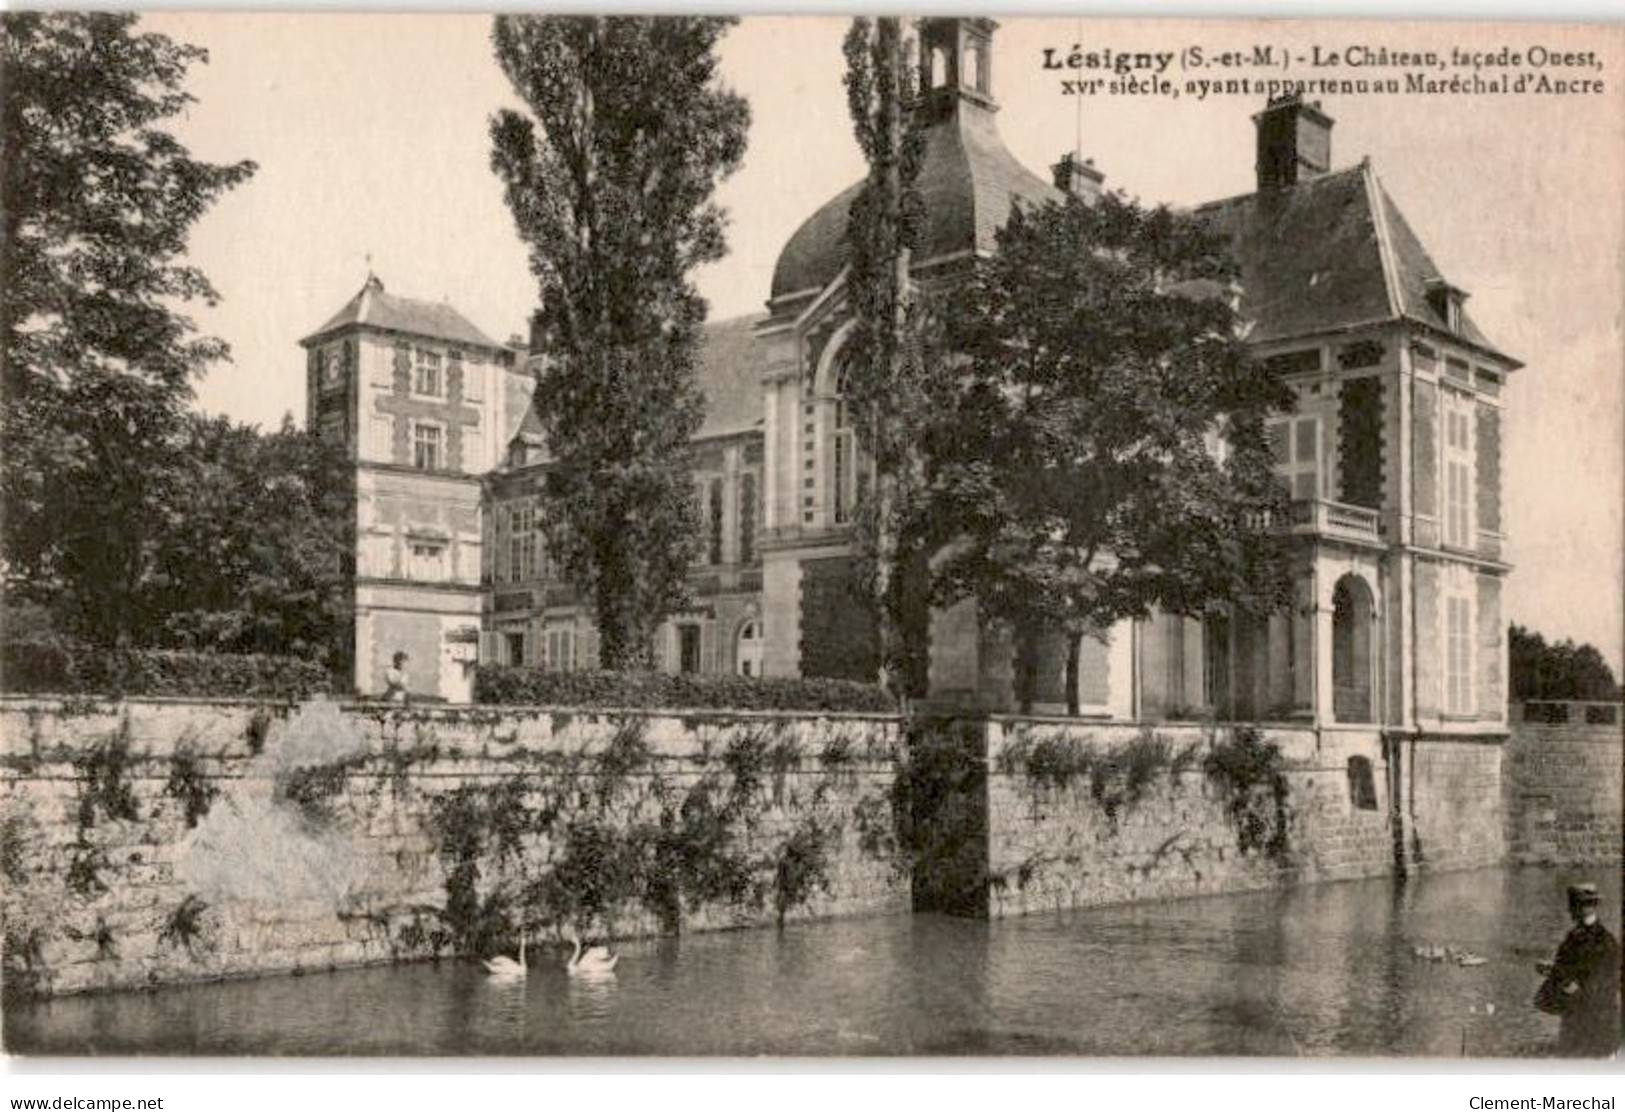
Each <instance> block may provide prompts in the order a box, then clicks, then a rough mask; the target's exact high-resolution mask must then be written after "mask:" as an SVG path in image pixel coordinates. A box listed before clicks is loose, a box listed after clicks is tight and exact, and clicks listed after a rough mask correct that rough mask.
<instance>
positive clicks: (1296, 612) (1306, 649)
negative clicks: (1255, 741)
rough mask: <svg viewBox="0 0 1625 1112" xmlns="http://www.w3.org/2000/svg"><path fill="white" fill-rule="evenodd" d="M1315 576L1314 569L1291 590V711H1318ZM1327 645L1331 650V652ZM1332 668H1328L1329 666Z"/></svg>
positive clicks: (1308, 712) (1306, 713)
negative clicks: (1316, 705) (1316, 707)
mask: <svg viewBox="0 0 1625 1112" xmlns="http://www.w3.org/2000/svg"><path fill="white" fill-rule="evenodd" d="M1315 610H1316V607H1315V580H1314V572H1313V570H1311V571H1310V573H1309V576H1308V578H1305V579H1300V580H1299V581H1298V582H1297V583H1296V584H1294V586H1293V591H1292V615H1291V617H1292V712H1293V714H1294V715H1308V714H1313V713H1314V711H1315V659H1316V649H1315V644H1316V636H1315ZM1329 651H1330V650H1329V647H1328V652H1329ZM1328 670H1329V669H1328Z"/></svg>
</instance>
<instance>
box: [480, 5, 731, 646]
mask: <svg viewBox="0 0 1625 1112" xmlns="http://www.w3.org/2000/svg"><path fill="white" fill-rule="evenodd" d="M732 22H733V20H731V19H712V18H697V17H678V18H642V17H640V18H626V17H616V18H610V17H554V16H499V17H497V19H496V21H495V27H494V30H493V33H492V40H493V43H494V46H495V50H496V56H497V60H498V61H499V62H500V63H501V65H502V69H503V72H505V73H506V74H507V75H508V78H509V80H510V81H511V82H512V83H513V86H514V89H515V90H516V91H517V92H518V94H519V96H520V97H521V98H522V99H523V100H524V102H525V104H526V106H527V108H528V109H529V112H528V113H522V112H516V111H511V110H504V111H502V112H499V113H498V114H497V115H496V117H495V118H494V119H493V120H492V124H491V139H492V145H493V153H492V158H491V162H492V167H493V169H494V170H495V171H496V173H497V175H498V176H499V177H500V178H501V179H502V181H503V184H504V186H505V187H506V194H507V201H508V206H509V208H510V209H511V210H512V211H513V215H514V220H515V223H516V224H517V225H518V228H519V234H520V236H521V237H522V238H523V239H524V241H525V242H526V244H528V246H529V249H530V263H531V269H532V271H533V272H534V273H535V275H536V278H537V280H538V283H539V286H540V293H541V308H540V310H539V312H538V324H539V326H540V335H541V338H542V342H543V343H544V344H545V351H546V355H547V357H546V361H545V366H544V368H543V370H542V371H541V372H540V374H539V378H538V382H537V389H536V394H535V401H534V403H533V404H534V405H535V408H536V413H537V415H538V417H539V418H540V420H541V423H542V426H543V430H544V433H545V436H546V438H547V444H548V452H549V454H550V456H551V457H552V465H551V467H550V469H549V472H548V479H547V483H548V485H547V493H548V497H549V527H548V532H549V537H548V540H549V550H550V551H551V552H552V553H553V554H554V555H555V557H556V558H557V559H558V561H559V564H560V566H561V568H562V570H563V571H564V573H565V575H566V576H568V577H569V578H570V579H571V580H572V581H573V582H574V583H575V584H576V585H577V586H578V587H580V588H581V589H582V590H583V591H584V592H585V593H587V594H588V595H589V596H590V597H591V598H592V599H593V600H594V606H595V610H596V617H597V624H598V629H599V634H600V646H601V648H600V660H601V662H602V664H603V666H604V667H606V668H625V667H636V666H640V665H645V666H646V665H647V664H648V663H649V658H650V646H651V642H652V636H653V633H654V631H655V630H656V628H658V626H659V624H660V622H661V621H662V620H663V619H664V618H665V617H666V616H667V615H668V614H670V613H671V612H673V611H674V610H675V609H677V608H679V607H680V606H682V605H683V604H684V602H685V599H686V583H685V577H686V573H687V568H688V560H689V557H690V555H691V553H692V551H693V546H694V543H695V540H694V538H695V537H696V536H697V535H698V525H699V517H698V509H697V507H696V505H695V499H694V491H693V487H692V481H693V480H692V478H691V476H690V472H689V457H688V452H689V447H688V442H689V438H690V437H691V436H692V435H693V434H694V433H695V432H696V431H697V430H698V429H699V426H700V421H701V417H702V412H703V406H704V399H703V397H702V396H701V394H700V392H699V390H698V388H697V386H696V384H695V375H694V363H695V357H696V345H697V342H698V338H699V329H700V326H701V322H702V321H703V319H704V316H705V303H704V301H703V300H702V299H701V298H700V297H699V296H698V294H697V293H696V292H695V290H694V287H693V285H692V284H691V282H690V281H689V278H688V275H689V273H690V272H691V271H692V270H693V268H694V267H696V266H699V265H701V264H703V263H707V262H711V261H714V260H716V259H718V258H720V257H721V256H722V255H723V253H724V242H723V225H724V217H723V213H722V211H721V210H720V209H719V208H718V207H717V206H716V205H715V204H714V203H713V202H712V200H711V194H712V191H713V189H714V187H715V185H716V182H717V181H718V180H719V179H720V178H722V177H725V176H726V175H728V174H729V173H731V172H732V171H733V170H734V169H735V168H736V167H737V166H738V164H739V161H740V159H741V158H742V157H743V154H744V149H745V131H746V127H747V125H748V123H749V111H748V109H747V107H746V104H745V102H744V100H743V99H741V98H740V97H738V96H736V95H734V94H733V93H731V92H729V91H727V90H725V89H723V88H721V87H719V86H718V84H717V82H716V80H715V74H716V66H717V58H716V54H715V47H716V44H717V42H718V41H719V40H720V39H721V37H722V35H723V34H724V33H725V32H726V30H727V28H728V27H729V26H730V25H731V24H732Z"/></svg>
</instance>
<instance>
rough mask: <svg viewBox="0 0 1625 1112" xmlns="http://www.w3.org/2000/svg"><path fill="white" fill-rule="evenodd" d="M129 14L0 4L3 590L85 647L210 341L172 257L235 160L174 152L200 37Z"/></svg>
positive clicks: (141, 552)
mask: <svg viewBox="0 0 1625 1112" xmlns="http://www.w3.org/2000/svg"><path fill="white" fill-rule="evenodd" d="M136 18H137V17H136V16H134V15H130V14H113V13H41V12H11V13H6V14H5V15H4V16H3V17H0V81H3V88H0V113H3V124H0V345H3V370H0V385H3V388H4V394H5V402H4V416H3V427H4V436H5V443H6V454H7V459H6V468H5V473H4V478H3V497H4V523H3V526H0V542H3V550H4V556H5V564H6V578H7V587H8V593H9V594H10V595H11V596H12V597H13V598H19V599H26V600H33V601H39V602H43V603H47V604H49V605H51V606H52V608H53V610H56V611H58V614H59V617H60V618H61V619H62V620H63V621H64V622H65V623H66V624H68V625H70V626H71V627H72V628H74V629H76V630H77V631H79V632H81V633H82V634H84V635H86V636H89V637H92V638H94V639H96V640H98V641H103V642H112V641H116V640H125V639H129V638H130V637H131V636H132V635H133V634H134V632H135V631H136V630H137V629H139V628H141V626H142V624H143V623H144V622H145V621H146V620H147V619H148V618H149V617H150V616H149V615H147V614H145V613H143V612H142V610H141V608H140V600H139V595H140V593H141V590H142V586H143V582H144V580H145V578H146V577H147V575H148V574H149V573H150V570H151V557H152V553H153V551H154V548H155V545H156V539H155V535H154V529H155V528H156V523H157V522H159V521H160V520H162V516H163V515H162V513H161V512H160V511H161V507H162V506H163V504H164V501H165V499H166V497H167V496H168V494H169V493H170V491H171V487H170V485H169V484H170V474H171V464H172V462H173V455H174V452H175V451H176V448H177V445H178V438H179V436H180V434H181V425H182V417H181V415H182V413H183V412H184V409H185V405H186V403H187V401H188V400H189V399H190V397H191V380H192V378H193V376H194V375H197V374H200V373H202V371H203V370H204V369H205V368H206V367H207V366H208V365H209V364H210V363H212V362H214V361H217V360H220V359H223V358H225V357H226V355H227V349H226V345H225V344H223V343H222V342H220V341H219V340H216V339H209V338H200V337H198V336H197V335H196V334H195V329H194V326H193V323H192V321H191V320H189V319H188V318H187V317H185V316H184V315H181V314H180V313H177V312H176V311H175V310H174V308H173V306H174V305H175V304H176V303H178V302H186V301H190V300H195V299H201V300H203V301H205V302H207V303H211V304H212V303H213V302H214V301H215V300H216V297H217V295H216V293H215V290H214V288H213V287H212V286H211V285H210V284H209V281H208V279H207V278H206V277H205V276H204V275H203V273H202V272H201V271H199V270H198V269H197V268H196V267H193V266H189V265H185V264H184V263H181V262H179V261H177V260H178V259H179V258H180V257H181V256H182V255H183V254H184V252H185V248H186V237H187V232H188V230H189V229H190V228H191V226H192V224H193V223H194V222H195V221H196V220H197V219H198V218H199V217H200V216H201V215H203V213H204V212H205V211H206V210H207V209H208V207H209V205H210V204H212V203H213V202H214V201H215V200H216V199H217V198H218V197H219V196H220V195H221V194H222V193H224V192H225V191H226V190H228V189H231V188H232V187H234V186H236V185H238V184H240V183H241V182H243V181H245V180H246V179H247V178H248V177H249V176H250V175H251V174H252V173H253V171H254V169H255V167H254V164H253V163H252V162H246V161H245V162H238V163H234V164H231V165H213V164H210V163H206V162H200V161H197V160H195V159H193V158H191V157H190V156H189V154H188V152H187V150H186V148H185V147H184V146H183V145H181V144H180V143H179V142H178V141H177V140H176V139H175V138H174V137H173V136H172V135H170V134H169V133H168V132H166V131H164V130H162V128H161V126H160V125H161V124H162V123H163V122H164V121H166V120H167V119H168V118H170V117H172V116H174V115H175V114H176V113H178V112H180V111H182V110H183V109H184V108H185V107H186V105H187V104H189V103H190V102H191V100H192V98H191V97H190V96H189V95H188V94H187V93H186V92H185V91H184V89H183V87H182V84H183V82H184V79H185V76H186V72H187V70H188V68H189V67H190V66H191V65H192V64H193V63H195V62H201V61H206V60H207V53H206V52H205V51H203V50H202V49H200V48H198V47H195V46H189V45H184V44H178V43H175V42H174V41H172V40H170V39H169V38H167V37H166V36H164V35H159V34H138V33H135V31H134V25H135V23H136Z"/></svg>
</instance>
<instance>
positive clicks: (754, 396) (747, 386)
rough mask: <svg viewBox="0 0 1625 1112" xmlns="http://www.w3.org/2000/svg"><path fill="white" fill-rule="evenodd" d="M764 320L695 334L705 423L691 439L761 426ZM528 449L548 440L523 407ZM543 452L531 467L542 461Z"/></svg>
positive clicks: (735, 321)
mask: <svg viewBox="0 0 1625 1112" xmlns="http://www.w3.org/2000/svg"><path fill="white" fill-rule="evenodd" d="M764 319H766V318H765V317H764V316H763V315H762V314H759V313H757V314H748V315H746V316H741V317H731V318H729V319H727V320H719V321H708V322H707V323H706V324H705V326H704V328H703V329H702V330H701V333H700V349H699V362H698V365H697V366H696V367H695V378H696V380H697V381H698V384H699V387H700V392H701V393H703V394H704V395H705V420H704V421H703V422H702V423H701V425H700V431H699V432H698V433H697V434H696V439H701V438H704V437H711V436H730V435H734V434H737V433H742V432H752V431H754V430H756V429H759V428H760V427H761V425H762V384H761V380H760V379H759V378H758V377H757V373H756V362H755V359H754V351H755V349H754V342H755V341H754V334H755V328H756V325H757V324H759V323H760V322H761V321H763V320H764ZM514 440H521V441H523V442H524V443H525V444H526V445H528V446H530V447H537V448H545V446H546V443H547V440H546V436H545V434H544V433H543V430H542V423H541V421H540V420H539V419H538V418H537V416H536V410H535V408H534V407H529V406H527V407H526V409H525V415H524V418H523V419H522V420H521V421H520V422H519V427H518V429H517V430H516V431H515V433H514V435H513V436H512V437H510V438H509V440H508V442H509V443H510V444H511V443H513V441H514ZM545 459H546V456H545V453H543V455H542V456H541V457H540V458H535V459H532V461H531V462H532V463H537V462H545Z"/></svg>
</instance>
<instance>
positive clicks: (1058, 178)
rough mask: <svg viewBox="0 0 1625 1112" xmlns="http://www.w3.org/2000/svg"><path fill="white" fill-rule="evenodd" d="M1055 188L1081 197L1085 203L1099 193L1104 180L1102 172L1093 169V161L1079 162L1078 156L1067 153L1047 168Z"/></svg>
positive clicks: (1103, 172)
mask: <svg viewBox="0 0 1625 1112" xmlns="http://www.w3.org/2000/svg"><path fill="white" fill-rule="evenodd" d="M1049 171H1050V175H1051V178H1050V180H1051V181H1053V182H1054V183H1055V188H1056V189H1059V190H1060V191H1061V192H1062V193H1070V194H1072V195H1073V196H1075V197H1081V198H1083V199H1084V200H1085V201H1092V200H1094V199H1095V198H1096V197H1099V196H1100V193H1101V182H1103V181H1105V180H1106V173H1105V171H1103V170H1097V169H1095V160H1094V159H1092V158H1086V159H1083V160H1081V161H1080V160H1079V158H1078V156H1077V155H1075V154H1073V153H1072V152H1070V151H1068V152H1067V153H1066V154H1063V155H1062V156H1061V161H1059V162H1057V163H1056V164H1055V165H1053V166H1051V167H1050V168H1049Z"/></svg>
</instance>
